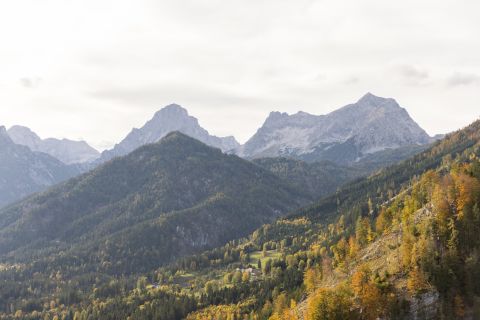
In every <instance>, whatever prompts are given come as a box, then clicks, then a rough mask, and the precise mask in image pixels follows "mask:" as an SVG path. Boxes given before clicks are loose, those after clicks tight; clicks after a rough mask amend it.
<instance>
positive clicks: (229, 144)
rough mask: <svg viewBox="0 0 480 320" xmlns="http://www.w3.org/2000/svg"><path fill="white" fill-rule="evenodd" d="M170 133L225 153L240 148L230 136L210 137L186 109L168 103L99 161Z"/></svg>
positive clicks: (116, 155)
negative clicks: (176, 132) (189, 138)
mask: <svg viewBox="0 0 480 320" xmlns="http://www.w3.org/2000/svg"><path fill="white" fill-rule="evenodd" d="M173 131H178V132H181V133H183V134H185V135H187V136H190V137H192V138H195V139H197V140H199V141H201V142H203V143H205V144H207V145H209V146H213V147H216V148H219V149H221V150H222V151H225V152H227V151H231V150H233V149H235V148H237V147H238V146H239V143H238V142H237V141H236V140H235V138H233V137H216V136H213V135H210V134H209V133H208V131H207V130H205V129H204V128H202V127H201V126H200V124H199V123H198V120H197V118H195V117H192V116H191V115H189V114H188V111H187V109H185V108H183V107H182V106H180V105H178V104H170V105H168V106H166V107H164V108H162V109H161V110H159V111H157V112H156V113H155V115H154V116H153V118H152V119H151V120H149V121H147V122H146V123H145V125H144V126H143V127H141V128H139V129H133V130H132V131H131V132H130V133H129V134H128V135H127V136H126V137H125V139H123V140H122V141H121V142H120V143H118V144H117V145H115V147H114V148H113V149H112V150H107V151H105V152H103V154H102V157H101V159H100V160H99V161H101V162H104V161H107V160H109V159H112V158H113V157H118V156H123V155H126V154H128V153H130V152H132V151H133V150H135V149H137V148H139V147H141V146H143V145H145V144H150V143H155V142H157V141H159V140H160V139H162V138H163V137H165V136H166V135H167V134H169V133H170V132H173Z"/></svg>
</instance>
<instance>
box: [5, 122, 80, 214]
mask: <svg viewBox="0 0 480 320" xmlns="http://www.w3.org/2000/svg"><path fill="white" fill-rule="evenodd" d="M79 173H80V170H79V168H77V167H76V166H68V165H66V164H64V163H62V162H61V161H60V160H58V159H56V158H54V157H52V156H50V155H48V154H46V153H41V152H33V151H31V150H30V149H29V148H28V147H25V146H22V145H17V144H15V143H14V142H13V141H12V139H11V138H10V136H9V135H8V133H7V130H6V129H5V127H3V126H0V207H2V206H4V205H7V204H9V203H12V202H14V201H17V200H20V199H21V198H23V197H26V196H28V195H30V194H32V193H35V192H38V191H42V190H44V189H45V188H47V187H49V186H52V185H54V184H56V183H59V182H61V181H64V180H67V179H68V178H71V177H73V176H75V175H77V174H79Z"/></svg>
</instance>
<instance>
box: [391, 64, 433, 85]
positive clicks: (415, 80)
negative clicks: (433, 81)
mask: <svg viewBox="0 0 480 320" xmlns="http://www.w3.org/2000/svg"><path fill="white" fill-rule="evenodd" d="M396 71H397V72H398V74H399V75H400V76H401V77H402V78H403V79H404V80H405V82H406V84H408V85H420V84H425V82H426V81H427V80H428V79H429V78H430V74H429V73H428V71H426V70H423V69H420V68H418V67H416V66H413V65H408V64H405V65H400V66H398V67H396Z"/></svg>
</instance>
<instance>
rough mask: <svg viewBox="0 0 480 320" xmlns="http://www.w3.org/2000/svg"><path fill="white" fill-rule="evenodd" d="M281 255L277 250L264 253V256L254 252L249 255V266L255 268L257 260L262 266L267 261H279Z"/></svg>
mask: <svg viewBox="0 0 480 320" xmlns="http://www.w3.org/2000/svg"><path fill="white" fill-rule="evenodd" d="M281 256H282V254H281V253H280V252H279V251H277V250H270V251H267V252H266V255H265V256H264V255H263V252H262V251H255V252H252V253H251V254H250V264H252V265H254V266H256V265H257V264H258V260H261V261H262V265H264V264H265V261H266V260H268V259H272V260H275V259H280V257H281Z"/></svg>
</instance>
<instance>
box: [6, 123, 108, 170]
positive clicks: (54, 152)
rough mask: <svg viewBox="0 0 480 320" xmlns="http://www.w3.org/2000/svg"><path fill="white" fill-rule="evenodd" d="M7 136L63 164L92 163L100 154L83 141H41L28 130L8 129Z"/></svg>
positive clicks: (51, 139)
mask: <svg viewBox="0 0 480 320" xmlns="http://www.w3.org/2000/svg"><path fill="white" fill-rule="evenodd" d="M8 135H9V136H10V138H11V139H12V140H13V142H14V143H16V144H19V145H22V146H26V147H28V148H29V149H30V150H32V151H37V152H43V153H46V154H49V155H51V156H52V157H54V158H57V159H58V160H60V161H62V162H63V163H65V164H74V163H85V162H89V161H92V160H94V159H96V158H98V156H99V155H100V153H99V152H98V151H97V150H95V149H94V148H92V147H91V146H89V145H88V144H87V143H86V142H85V141H73V140H69V139H55V138H48V139H41V138H40V137H39V136H38V135H37V134H36V133H35V132H33V131H32V130H31V129H30V128H27V127H24V126H18V125H16V126H13V127H11V128H10V129H8Z"/></svg>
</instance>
